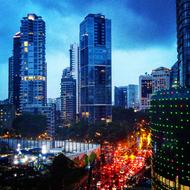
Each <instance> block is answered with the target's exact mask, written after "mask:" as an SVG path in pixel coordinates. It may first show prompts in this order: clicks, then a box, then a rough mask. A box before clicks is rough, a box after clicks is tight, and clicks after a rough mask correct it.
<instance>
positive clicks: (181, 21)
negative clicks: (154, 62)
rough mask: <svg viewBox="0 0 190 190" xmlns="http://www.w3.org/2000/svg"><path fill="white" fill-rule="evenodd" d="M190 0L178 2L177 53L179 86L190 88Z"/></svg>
mask: <svg viewBox="0 0 190 190" xmlns="http://www.w3.org/2000/svg"><path fill="white" fill-rule="evenodd" d="M189 8H190V2H189V0H176V10H177V14H176V15H177V19H176V20H177V51H178V64H179V85H180V86H185V87H190V19H189Z"/></svg>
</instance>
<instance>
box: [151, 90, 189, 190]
mask: <svg viewBox="0 0 190 190" xmlns="http://www.w3.org/2000/svg"><path fill="white" fill-rule="evenodd" d="M189 105H190V89H188V88H181V87H180V88H171V89H169V90H161V91H159V92H157V93H155V94H154V95H153V96H152V100H151V108H150V118H151V131H152V151H153V157H152V189H153V190H158V189H160V190H166V189H168V190H173V189H176V190H177V189H180V190H182V189H183V190H189V189H190V159H189V147H190V130H189V122H190V118H189V114H190V106H189Z"/></svg>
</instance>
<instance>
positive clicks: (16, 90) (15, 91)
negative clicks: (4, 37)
mask: <svg viewBox="0 0 190 190" xmlns="http://www.w3.org/2000/svg"><path fill="white" fill-rule="evenodd" d="M20 47H21V41H20V32H17V33H16V34H15V35H14V37H13V56H12V57H10V58H9V93H8V94H9V102H10V103H11V104H14V107H15V111H16V112H17V113H19V112H20V109H19V108H20V84H21V76H20V69H21V48H20Z"/></svg>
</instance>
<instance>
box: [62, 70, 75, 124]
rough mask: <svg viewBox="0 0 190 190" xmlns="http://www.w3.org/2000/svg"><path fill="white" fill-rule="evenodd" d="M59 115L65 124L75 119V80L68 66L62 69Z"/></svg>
mask: <svg viewBox="0 0 190 190" xmlns="http://www.w3.org/2000/svg"><path fill="white" fill-rule="evenodd" d="M61 116H62V119H63V123H64V125H66V126H69V125H70V124H72V123H74V122H75V121H76V80H75V79H74V78H73V77H72V76H71V72H70V68H69V67H68V68H66V69H64V70H63V75H62V79H61Z"/></svg>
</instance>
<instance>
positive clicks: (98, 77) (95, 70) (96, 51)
mask: <svg viewBox="0 0 190 190" xmlns="http://www.w3.org/2000/svg"><path fill="white" fill-rule="evenodd" d="M79 73H80V100H81V101H80V112H81V116H82V118H83V119H85V120H87V121H88V122H91V123H94V122H96V121H106V122H110V121H111V120H112V91H111V89H112V88H111V20H109V19H106V18H105V16H104V15H101V14H89V15H87V16H86V17H85V19H84V20H83V21H82V22H81V24H80V67H79Z"/></svg>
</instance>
